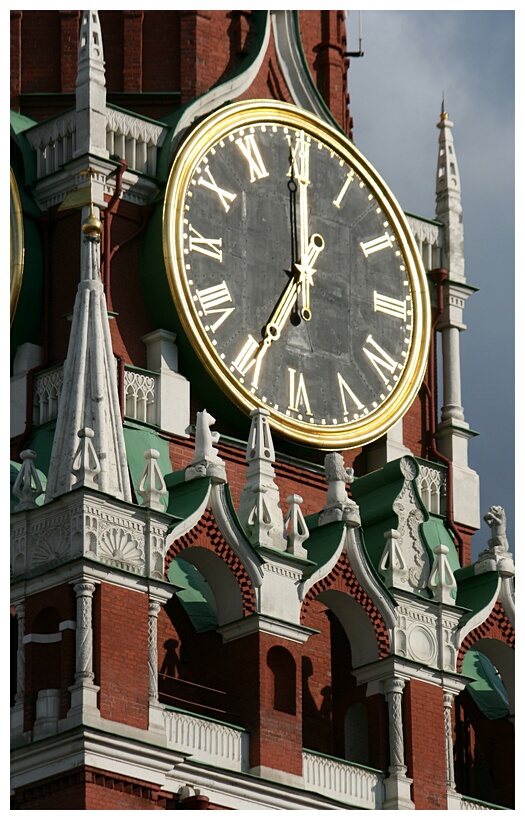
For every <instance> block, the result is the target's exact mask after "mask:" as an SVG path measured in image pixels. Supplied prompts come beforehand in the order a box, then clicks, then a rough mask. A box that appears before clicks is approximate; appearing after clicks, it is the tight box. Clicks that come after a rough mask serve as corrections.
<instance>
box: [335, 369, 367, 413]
mask: <svg viewBox="0 0 525 820" xmlns="http://www.w3.org/2000/svg"><path fill="white" fill-rule="evenodd" d="M337 381H338V382H339V392H340V394H341V402H342V405H343V413H344V415H345V416H347V415H348V405H347V403H346V397H347V396H348V397H349V398H351V399H352V401H353V402H354V404H355V406H356V407H357V409H358V410H362V408H363V407H364V404H363V402H362V401H360V400H359V399H358V398H357V396H356V394H355V393H354V391H353V390H351V389H350V387H349V386H348V385H347V383H346V382H345V380H344V379H343V377H342V376H341V374H340V373H338V374H337Z"/></svg>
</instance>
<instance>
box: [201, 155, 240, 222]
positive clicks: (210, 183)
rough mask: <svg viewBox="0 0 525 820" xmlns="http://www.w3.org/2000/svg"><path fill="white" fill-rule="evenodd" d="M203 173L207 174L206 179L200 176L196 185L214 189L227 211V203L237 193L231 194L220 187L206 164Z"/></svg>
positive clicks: (228, 207)
mask: <svg viewBox="0 0 525 820" xmlns="http://www.w3.org/2000/svg"><path fill="white" fill-rule="evenodd" d="M204 173H205V174H206V175H207V177H208V179H204V177H203V176H200V177H199V178H198V180H197V185H204V187H205V188H209V189H210V191H214V192H215V193H216V194H217V196H218V197H219V199H220V201H221V202H222V205H223V208H224V210H225V211H226V213H228V211H229V210H230V205H229V203H230V202H233V200H234V199H235V197H236V196H237V194H232V193H231V191H227V190H226V189H225V188H220V187H219V185H217V183H216V182H215V179H214V178H213V175H212V173H211V171H210V169H209V166H208V165H206V167H205V169H204Z"/></svg>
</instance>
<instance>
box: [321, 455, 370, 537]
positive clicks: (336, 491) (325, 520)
mask: <svg viewBox="0 0 525 820" xmlns="http://www.w3.org/2000/svg"><path fill="white" fill-rule="evenodd" d="M324 469H325V475H326V481H327V483H328V489H327V491H326V504H325V505H324V507H323V509H322V510H321V512H320V513H319V525H320V526H321V525H323V524H329V523H330V522H331V521H346V522H347V523H348V524H350V526H353V527H359V526H360V525H361V517H360V515H359V508H358V506H357V504H356V503H355V501H352V499H351V498H349V497H348V493H347V492H346V485H347V484H351V483H352V482H353V480H354V471H353V469H352V468H351V467H345V463H344V459H343V456H342V455H341V453H328V454H327V455H326V456H325V460H324Z"/></svg>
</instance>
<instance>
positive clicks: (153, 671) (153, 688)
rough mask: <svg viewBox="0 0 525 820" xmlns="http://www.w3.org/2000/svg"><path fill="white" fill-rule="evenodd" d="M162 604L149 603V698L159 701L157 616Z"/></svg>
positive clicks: (151, 601)
mask: <svg viewBox="0 0 525 820" xmlns="http://www.w3.org/2000/svg"><path fill="white" fill-rule="evenodd" d="M159 612H160V604H159V602H158V601H154V600H152V599H151V598H150V600H149V603H148V698H149V700H150V702H153V703H157V702H158V700H159V654H158V648H157V616H158V614H159Z"/></svg>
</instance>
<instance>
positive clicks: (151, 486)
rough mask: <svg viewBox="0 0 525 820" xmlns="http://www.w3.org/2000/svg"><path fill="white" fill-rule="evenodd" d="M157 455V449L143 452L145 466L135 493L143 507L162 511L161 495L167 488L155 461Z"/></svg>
mask: <svg viewBox="0 0 525 820" xmlns="http://www.w3.org/2000/svg"><path fill="white" fill-rule="evenodd" d="M159 456H160V453H159V451H158V450H146V451H145V452H144V458H145V459H146V466H145V467H144V471H143V473H142V475H141V477H140V481H139V485H138V487H137V493H138V494H139V495H140V497H141V498H142V506H143V507H151V509H152V510H160V511H162V512H163V511H164V509H165V507H164V504H163V503H162V501H161V497H162V496H163V495H164V494H165V493H167V492H168V489H167V487H166V483H165V481H164V476H163V475H162V473H161V471H160V468H159V465H158V462H157V460H158V458H159Z"/></svg>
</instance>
